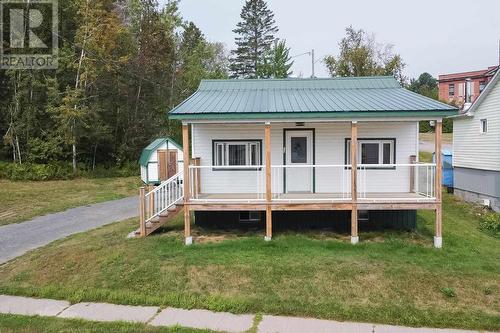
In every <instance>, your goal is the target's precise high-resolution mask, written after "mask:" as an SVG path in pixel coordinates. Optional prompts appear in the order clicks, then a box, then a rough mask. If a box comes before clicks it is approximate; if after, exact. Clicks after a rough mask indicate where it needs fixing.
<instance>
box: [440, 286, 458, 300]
mask: <svg viewBox="0 0 500 333" xmlns="http://www.w3.org/2000/svg"><path fill="white" fill-rule="evenodd" d="M441 292H442V293H443V295H445V296H446V297H449V298H452V297H456V296H457V295H456V294H455V290H453V288H449V287H446V288H441Z"/></svg>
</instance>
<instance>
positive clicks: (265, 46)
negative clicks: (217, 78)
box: [230, 0, 278, 78]
mask: <svg viewBox="0 0 500 333" xmlns="http://www.w3.org/2000/svg"><path fill="white" fill-rule="evenodd" d="M240 16H241V19H242V21H241V22H239V23H238V24H237V25H236V29H234V30H233V32H234V33H236V34H237V37H236V38H235V42H236V46H237V48H236V50H233V51H232V52H231V53H232V59H231V67H230V69H231V72H232V76H233V77H235V78H255V77H257V70H258V68H259V65H260V64H261V61H262V59H263V58H264V56H265V54H266V52H267V51H268V50H269V48H270V47H271V45H272V43H273V41H274V34H275V33H276V32H278V27H277V26H276V21H275V20H274V14H273V12H272V11H271V10H270V9H268V8H267V4H266V2H265V1H264V0H247V1H246V3H245V6H243V9H242V11H241V15H240Z"/></svg>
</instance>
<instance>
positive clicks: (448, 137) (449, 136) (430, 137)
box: [419, 133, 453, 144]
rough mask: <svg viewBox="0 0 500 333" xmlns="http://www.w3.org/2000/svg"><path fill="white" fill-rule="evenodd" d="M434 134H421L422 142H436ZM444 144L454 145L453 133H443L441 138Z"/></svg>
mask: <svg viewBox="0 0 500 333" xmlns="http://www.w3.org/2000/svg"><path fill="white" fill-rule="evenodd" d="M434 135H435V134H434V133H420V134H419V136H420V140H421V141H428V142H434ZM441 140H442V143H445V144H451V143H453V133H443V134H442V137H441Z"/></svg>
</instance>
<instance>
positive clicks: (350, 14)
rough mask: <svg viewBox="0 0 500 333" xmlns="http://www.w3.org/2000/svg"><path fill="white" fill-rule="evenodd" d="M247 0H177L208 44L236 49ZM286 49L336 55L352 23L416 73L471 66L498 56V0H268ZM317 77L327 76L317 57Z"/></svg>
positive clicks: (306, 71)
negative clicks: (236, 31)
mask: <svg viewBox="0 0 500 333" xmlns="http://www.w3.org/2000/svg"><path fill="white" fill-rule="evenodd" d="M244 3H245V0H181V2H180V11H181V14H182V16H183V18H184V19H185V20H189V21H193V22H194V23H195V24H196V25H197V26H198V27H200V29H201V30H202V31H203V33H204V34H205V37H206V38H207V39H208V40H209V41H212V42H215V41H218V42H223V43H224V44H225V45H226V47H227V48H228V49H229V50H230V49H233V48H234V37H235V35H234V33H233V32H232V30H233V29H234V28H235V26H236V23H237V22H238V21H240V12H241V8H242V7H243V5H244ZM267 3H268V7H269V8H270V9H271V10H272V11H273V12H274V14H275V20H276V23H277V25H278V28H279V29H280V30H279V32H278V34H277V37H279V38H281V39H286V41H287V44H288V46H289V47H291V51H290V54H291V55H298V54H302V53H304V52H308V51H310V50H311V49H314V50H315V56H316V60H318V59H322V58H323V57H324V56H325V55H328V54H334V55H336V54H338V52H339V47H338V43H339V41H340V40H341V39H342V37H343V36H344V35H345V28H346V27H347V26H349V25H352V26H353V27H355V28H357V29H364V30H365V31H367V32H370V33H373V34H374V36H375V39H376V41H377V42H378V43H384V44H392V45H394V52H396V53H399V54H400V55H401V56H402V58H403V61H404V62H405V63H406V68H405V75H406V76H408V77H410V78H412V77H418V75H420V74H421V73H423V72H429V73H431V74H432V75H433V76H435V77H437V75H439V74H445V73H453V72H460V71H470V70H478V69H483V68H487V67H488V66H493V65H497V64H498V62H499V40H500V0H475V1H474V0H411V1H410V0H343V1H337V0H305V1H299V0H267ZM294 61H295V62H294V65H293V67H292V70H293V72H294V75H297V76H299V75H302V76H304V77H309V76H310V75H311V57H310V56H308V55H303V56H299V57H296V58H294ZM315 74H316V76H317V77H327V76H328V72H327V70H326V67H325V66H324V64H323V63H322V61H321V60H318V61H317V63H316V66H315Z"/></svg>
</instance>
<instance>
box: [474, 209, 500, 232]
mask: <svg viewBox="0 0 500 333" xmlns="http://www.w3.org/2000/svg"><path fill="white" fill-rule="evenodd" d="M479 229H481V230H484V231H489V232H493V233H499V232H500V214H498V213H494V212H487V213H485V214H484V215H483V217H482V218H481V222H479Z"/></svg>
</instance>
